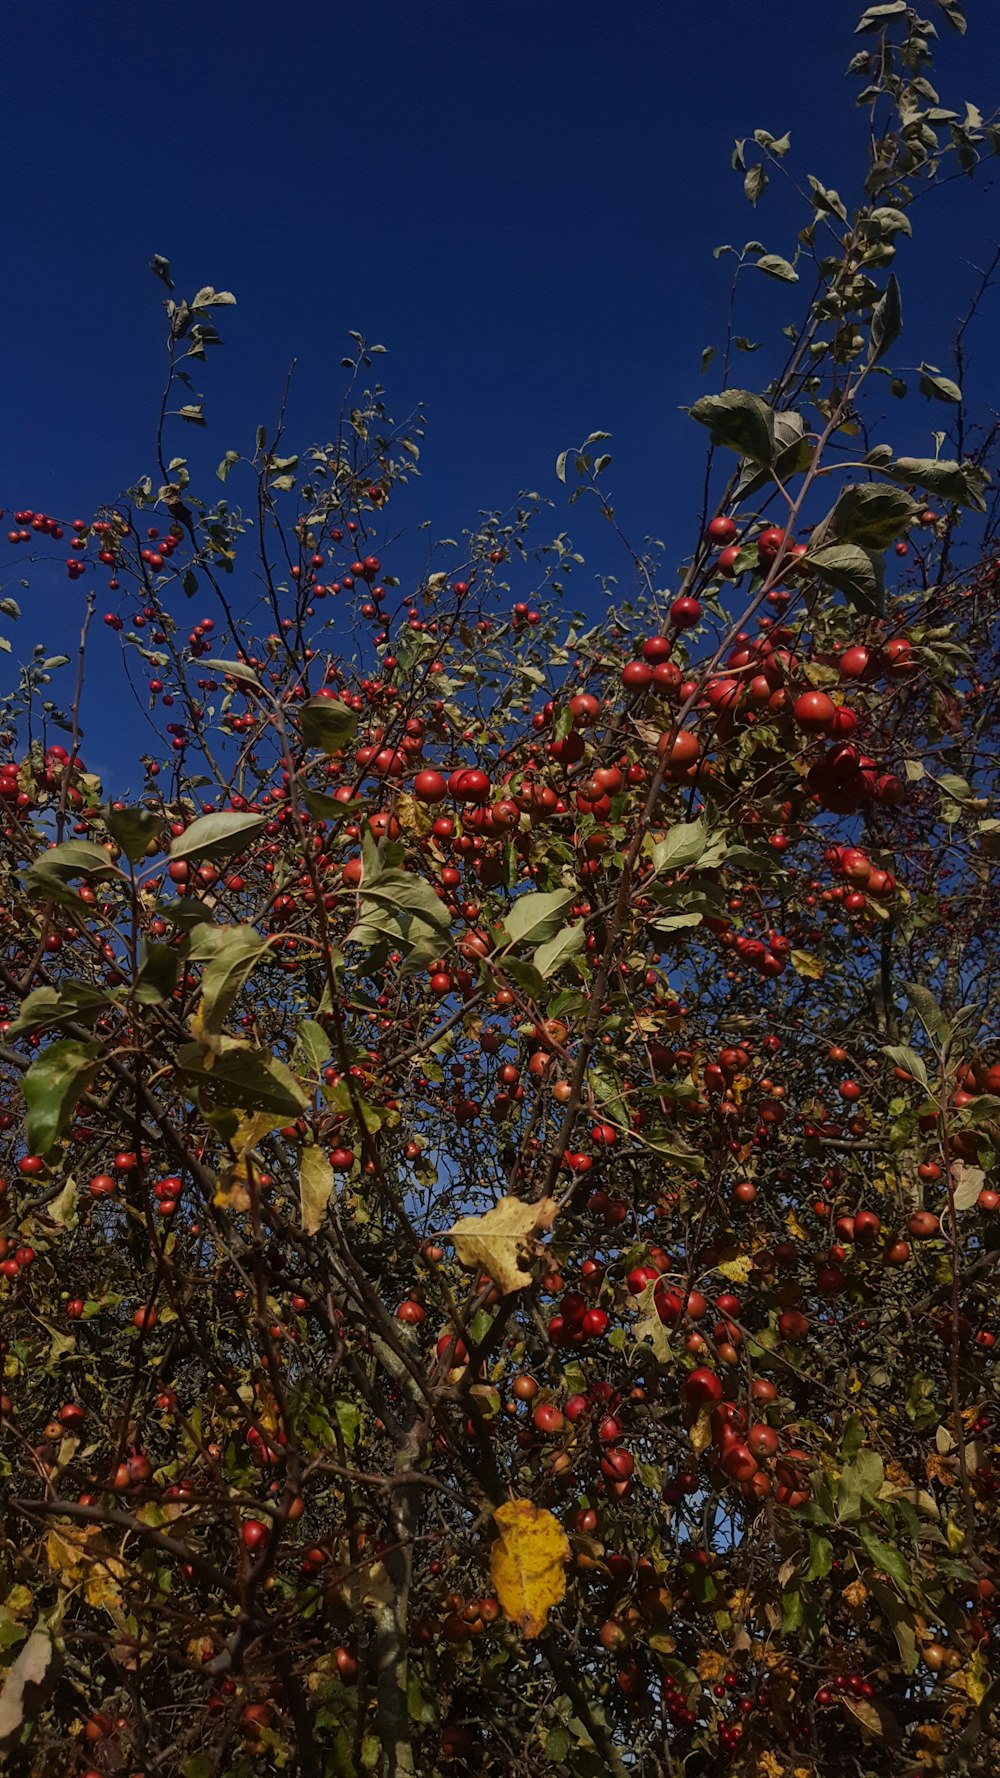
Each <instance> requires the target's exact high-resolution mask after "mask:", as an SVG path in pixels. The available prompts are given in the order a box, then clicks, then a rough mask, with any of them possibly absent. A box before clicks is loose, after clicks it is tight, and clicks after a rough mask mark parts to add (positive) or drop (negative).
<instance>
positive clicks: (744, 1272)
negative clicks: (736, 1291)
mask: <svg viewBox="0 0 1000 1778" xmlns="http://www.w3.org/2000/svg"><path fill="white" fill-rule="evenodd" d="M715 1269H716V1271H717V1272H721V1273H722V1276H723V1277H724V1278H728V1279H729V1282H730V1284H745V1283H746V1281H747V1279H748V1278H749V1276H750V1273H751V1272H752V1271H753V1261H752V1260H751V1258H750V1255H749V1254H748V1253H741V1254H740V1256H739V1258H738V1259H724V1260H723V1262H722V1264H721V1266H716V1268H715Z"/></svg>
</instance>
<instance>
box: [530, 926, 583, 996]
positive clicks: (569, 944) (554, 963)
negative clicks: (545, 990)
mask: <svg viewBox="0 0 1000 1778" xmlns="http://www.w3.org/2000/svg"><path fill="white" fill-rule="evenodd" d="M586 942H587V936H586V931H585V929H584V924H583V921H582V920H576V921H574V923H573V924H572V925H571V926H563V927H562V928H561V930H560V931H559V932H556V933H553V935H552V937H551V938H549V939H546V940H545V942H544V944H540V945H539V947H538V949H537V951H536V952H535V956H534V964H535V968H536V969H537V970H538V973H539V975H541V976H544V978H545V980H546V981H547V980H548V978H549V976H551V975H557V974H558V973H559V970H560V969H561V968H562V966H563V964H564V963H568V962H569V960H570V958H571V957H578V956H579V954H580V952H581V951H582V950H584V949H585V947H586Z"/></svg>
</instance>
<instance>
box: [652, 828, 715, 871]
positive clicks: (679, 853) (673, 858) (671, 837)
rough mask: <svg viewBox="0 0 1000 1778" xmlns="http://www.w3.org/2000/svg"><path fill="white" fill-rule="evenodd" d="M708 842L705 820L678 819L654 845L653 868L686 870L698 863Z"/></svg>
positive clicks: (658, 869) (656, 869) (659, 869)
mask: <svg viewBox="0 0 1000 1778" xmlns="http://www.w3.org/2000/svg"><path fill="white" fill-rule="evenodd" d="M707 844H708V829H707V827H706V826H705V823H704V821H677V822H675V823H674V825H673V827H671V828H669V829H668V831H667V833H666V835H665V836H664V838H663V839H662V840H658V841H657V843H656V845H655V846H654V847H653V854H652V856H653V869H654V870H655V871H657V872H659V871H663V870H684V869H686V867H687V866H688V865H691V864H697V862H698V860H699V858H700V857H701V855H702V853H703V852H704V850H705V847H706V846H707Z"/></svg>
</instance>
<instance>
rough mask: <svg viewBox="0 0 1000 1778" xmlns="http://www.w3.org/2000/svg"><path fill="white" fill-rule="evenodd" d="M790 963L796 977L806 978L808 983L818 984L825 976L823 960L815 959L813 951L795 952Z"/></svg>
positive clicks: (790, 958)
mask: <svg viewBox="0 0 1000 1778" xmlns="http://www.w3.org/2000/svg"><path fill="white" fill-rule="evenodd" d="M789 962H790V963H791V966H792V968H793V969H794V971H795V973H796V975H801V976H804V977H805V978H806V980H807V981H814V982H818V981H819V979H820V977H821V976H822V974H823V963H822V960H821V958H819V957H814V956H813V954H812V952H811V951H793V952H792V953H791V956H790V957H789Z"/></svg>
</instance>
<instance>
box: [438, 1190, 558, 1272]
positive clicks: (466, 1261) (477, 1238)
mask: <svg viewBox="0 0 1000 1778" xmlns="http://www.w3.org/2000/svg"><path fill="white" fill-rule="evenodd" d="M558 1208H559V1206H558V1204H557V1203H556V1201H555V1198H541V1199H539V1201H538V1203H537V1204H525V1203H524V1202H523V1200H522V1199H521V1198H501V1199H500V1202H499V1204H496V1205H494V1207H493V1209H492V1210H487V1212H486V1214H485V1216H462V1217H460V1218H459V1220H458V1222H456V1223H455V1225H454V1227H453V1228H450V1229H449V1230H448V1231H447V1238H448V1240H450V1241H451V1242H453V1244H454V1248H455V1253H456V1255H457V1256H458V1261H459V1264H460V1265H463V1266H468V1267H469V1269H470V1271H474V1270H477V1269H478V1270H479V1271H481V1272H487V1273H488V1274H489V1276H490V1277H491V1278H492V1279H493V1282H494V1284H496V1285H498V1286H499V1288H500V1289H501V1291H502V1292H503V1293H504V1295H505V1296H506V1295H507V1294H508V1293H509V1292H510V1291H513V1290H524V1288H525V1286H526V1285H528V1284H530V1283H531V1273H530V1272H529V1271H525V1269H524V1263H523V1262H524V1261H525V1260H530V1259H531V1257H532V1256H533V1255H534V1254H535V1253H536V1252H538V1251H540V1249H539V1243H538V1242H537V1241H536V1240H535V1238H534V1237H535V1234H536V1232H537V1231H538V1230H539V1229H550V1228H551V1227H552V1224H553V1222H554V1221H555V1218H556V1212H557V1211H558Z"/></svg>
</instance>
